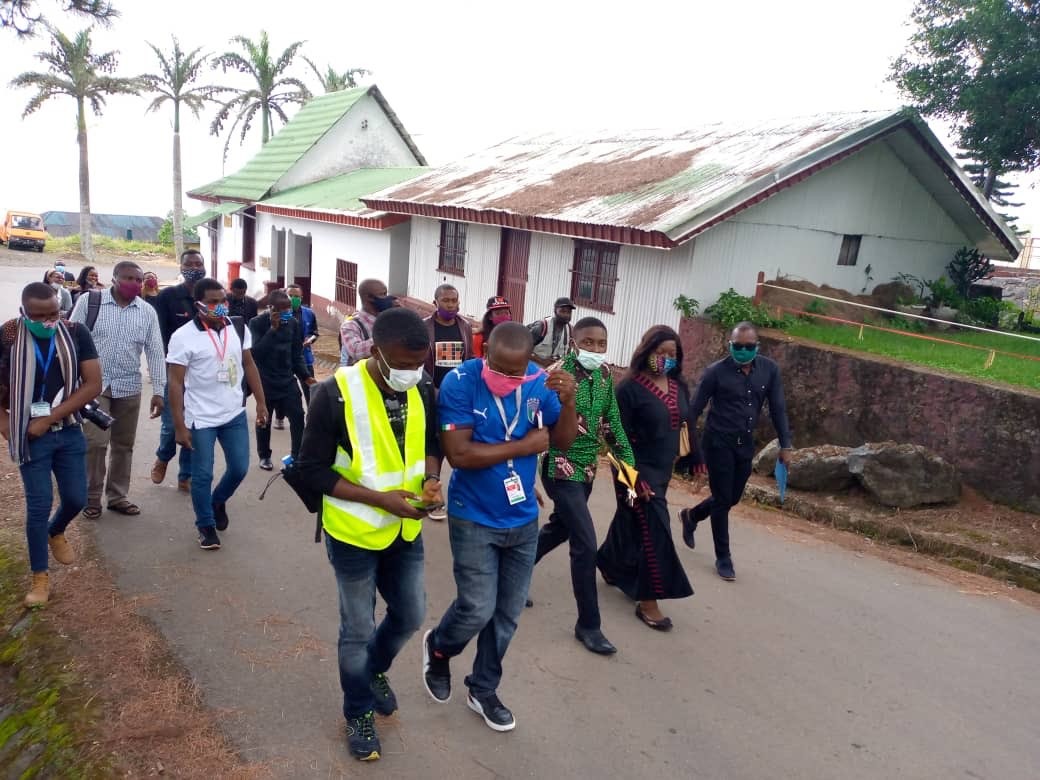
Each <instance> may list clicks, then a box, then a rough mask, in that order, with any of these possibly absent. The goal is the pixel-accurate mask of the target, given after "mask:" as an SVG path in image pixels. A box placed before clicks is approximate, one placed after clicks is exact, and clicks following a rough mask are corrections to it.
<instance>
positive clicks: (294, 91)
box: [209, 30, 311, 157]
mask: <svg viewBox="0 0 1040 780" xmlns="http://www.w3.org/2000/svg"><path fill="white" fill-rule="evenodd" d="M231 42H232V43H235V44H238V46H239V47H240V48H241V49H242V51H243V52H244V54H240V53H238V52H234V51H228V52H224V53H223V54H221V55H220V56H219V57H217V58H215V59H214V60H213V67H214V68H218V67H219V68H222V69H223V70H224V72H225V73H227V72H228V71H229V70H237V71H239V72H240V73H246V74H248V75H249V76H251V77H252V78H253V80H254V82H255V83H254V84H253V85H252V86H251V87H249V88H248V89H239V88H228V89H227V91H229V92H233V93H234V94H233V95H232V97H231V98H230V99H229V100H227V101H225V102H224V103H223V104H221V106H220V109H219V111H217V116H216V118H215V119H214V120H213V122H212V123H211V124H210V126H209V131H210V132H211V133H212V134H213V135H220V132H221V130H223V128H224V123H225V122H226V121H227V120H228V118H229V117H230V116H231V114H232V113H234V114H235V121H234V122H233V123H232V124H231V127H230V128H229V130H228V138H227V141H226V142H225V144H224V156H225V157H226V156H227V149H228V146H229V144H230V143H231V138H232V136H234V134H235V129H236V128H237V127H238V126H239V125H241V136H240V143H241V142H242V141H244V140H245V137H246V133H248V132H249V129H250V128H251V127H252V125H253V119H254V118H255V117H256V114H257V112H258V111H259V112H260V140H261V143H265V144H266V143H267V141H268V140H269V139H270V138H271V136H272V135H274V117H275V116H276V115H277V116H278V118H279V119H281V120H282V122H283V123H285V122H288V121H289V117H288V116H286V113H285V108H284V106H287V105H289V104H292V103H296V104H298V105H302V104H304V103H306V102H307V101H308V100H309V99H310V98H311V92H310V90H309V89H307V85H306V84H304V83H303V82H302V81H300V79H298V78H295V77H293V76H286V75H285V72H286V71H287V70H288V69H289V67H290V66H291V65H292V63H293V59H294V58H295V57H296V54H297V52H298V51H299V50H300V47H301V46H303V41H296V42H294V43H291V44H289V46H288V48H286V49H285V51H283V52H282V53H281V55H279V56H278V58H277V59H274V58H272V57H271V48H270V41H269V40H268V38H267V31H266V30H261V31H260V42H259V43H254V42H253V41H251V40H250V39H249V38H246V37H245V36H244V35H236V36H235V37H234V38H232V39H231Z"/></svg>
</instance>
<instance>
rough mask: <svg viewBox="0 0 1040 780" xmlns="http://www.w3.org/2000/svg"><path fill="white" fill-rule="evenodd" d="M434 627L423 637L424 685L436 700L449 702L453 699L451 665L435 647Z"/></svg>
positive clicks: (442, 702) (441, 702)
mask: <svg viewBox="0 0 1040 780" xmlns="http://www.w3.org/2000/svg"><path fill="white" fill-rule="evenodd" d="M432 638H433V629H432V628H431V629H430V630H429V631H427V632H426V633H425V634H423V639H422V671H423V685H424V686H426V692H427V693H428V694H430V696H431V697H432V698H433V700H434V701H435V702H438V703H440V704H447V703H448V702H449V701H451V665H450V661H449V659H448V657H447V656H445V655H443V654H441V653H439V652H437V651H436V650H434V649H433V646H432V644H431V641H432Z"/></svg>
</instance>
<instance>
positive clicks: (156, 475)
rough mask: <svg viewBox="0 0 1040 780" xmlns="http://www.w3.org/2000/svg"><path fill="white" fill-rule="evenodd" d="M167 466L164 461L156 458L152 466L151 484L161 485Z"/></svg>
mask: <svg viewBox="0 0 1040 780" xmlns="http://www.w3.org/2000/svg"><path fill="white" fill-rule="evenodd" d="M167 465H168V464H167V463H166V462H165V461H162V460H159V459H158V458H156V461H155V463H153V464H152V482H154V483H155V484H156V485H161V484H162V483H163V480H164V479H166V466H167Z"/></svg>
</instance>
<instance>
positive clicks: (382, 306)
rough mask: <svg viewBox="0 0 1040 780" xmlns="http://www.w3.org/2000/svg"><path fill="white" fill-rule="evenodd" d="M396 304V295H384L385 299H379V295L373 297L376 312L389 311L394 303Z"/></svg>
mask: <svg viewBox="0 0 1040 780" xmlns="http://www.w3.org/2000/svg"><path fill="white" fill-rule="evenodd" d="M396 302H397V296H396V295H384V296H383V297H379V296H377V295H374V296H372V306H373V307H375V310H376V311H386V310H387V309H392V308H393V306H394V303H396Z"/></svg>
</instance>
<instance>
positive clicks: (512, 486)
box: [493, 387, 527, 506]
mask: <svg viewBox="0 0 1040 780" xmlns="http://www.w3.org/2000/svg"><path fill="white" fill-rule="evenodd" d="M493 397H494V399H495V406H496V407H497V408H498V415H499V417H501V418H502V425H504V426H505V429H506V441H512V439H513V431H515V430H516V426H517V424H518V423H519V422H520V409H521V407H522V398H521V389H520V388H519V387H518V388H516V414H515V415H514V416H513V421H512V422H509V421H507V420H506V409H505V407H504V406H503V405H502V399H501V398H499V397H498V396H497V395H496V396H493ZM506 466H508V467H509V476H508V477H506V478H505V479H504V480H502V486H503V487H504V488H505V491H506V499H507V500H508V501H509V505H510V506H515V505H516V504H522V503H524V502H525V501H526V500H527V494H526V493H524V484H523V482H521V481H520V475H519V474H517V473H516V470H515V469H514V468H513V459H512V458H510V459H509V460H508V461H506Z"/></svg>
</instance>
